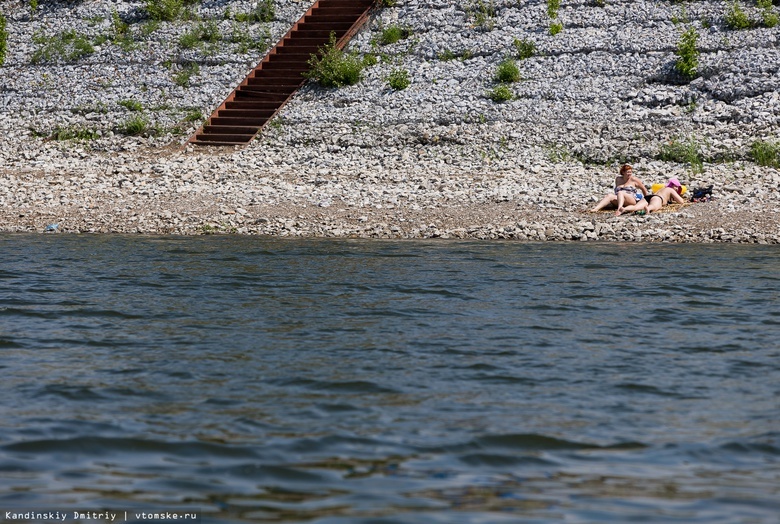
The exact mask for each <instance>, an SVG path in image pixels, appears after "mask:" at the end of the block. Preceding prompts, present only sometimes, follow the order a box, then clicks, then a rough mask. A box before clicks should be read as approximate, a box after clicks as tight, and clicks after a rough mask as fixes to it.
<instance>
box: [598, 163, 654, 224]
mask: <svg viewBox="0 0 780 524" xmlns="http://www.w3.org/2000/svg"><path fill="white" fill-rule="evenodd" d="M647 193H648V191H647V188H646V187H645V185H644V184H643V183H642V181H641V180H639V179H638V178H637V177H635V176H634V169H633V168H632V167H631V166H630V165H628V164H624V165H623V166H622V167H621V168H620V174H619V175H618V176H617V177H615V189H614V192H613V194H608V195H607V196H605V197H604V198H602V199H601V201H600V202H599V203H598V204H596V207H594V208H593V209H591V212H596V211H601V210H602V209H604V208H605V207H607V206H614V207H617V211H616V212H615V215H620V214H621V213H623V211H624V208H625V206H635V205H637V203H639V202H640V201H643V200H644V196H645V195H647Z"/></svg>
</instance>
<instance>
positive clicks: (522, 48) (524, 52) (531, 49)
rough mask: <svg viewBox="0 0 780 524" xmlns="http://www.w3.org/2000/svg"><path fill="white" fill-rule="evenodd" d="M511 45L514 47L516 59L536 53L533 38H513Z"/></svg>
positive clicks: (529, 56) (525, 57) (522, 58)
mask: <svg viewBox="0 0 780 524" xmlns="http://www.w3.org/2000/svg"><path fill="white" fill-rule="evenodd" d="M512 45H513V46H514V47H515V51H516V56H517V59H518V60H525V59H527V58H531V57H532V56H534V55H535V54H536V42H534V41H533V40H528V39H524V40H520V39H518V38H515V39H514V41H513V42H512Z"/></svg>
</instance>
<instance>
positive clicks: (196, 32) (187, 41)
mask: <svg viewBox="0 0 780 524" xmlns="http://www.w3.org/2000/svg"><path fill="white" fill-rule="evenodd" d="M220 40H222V34H221V33H220V31H219V26H218V25H217V21H216V20H208V21H206V22H201V23H200V24H198V25H197V27H195V28H194V29H192V30H191V31H188V32H186V33H184V34H183V35H181V36H180V37H179V45H180V46H181V47H183V48H184V49H192V48H195V47H197V46H198V45H200V44H201V43H209V44H215V43H217V42H219V41H220Z"/></svg>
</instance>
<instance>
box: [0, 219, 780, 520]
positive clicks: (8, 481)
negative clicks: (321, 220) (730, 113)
mask: <svg viewBox="0 0 780 524" xmlns="http://www.w3.org/2000/svg"><path fill="white" fill-rule="evenodd" d="M779 294H780V248H778V247H777V246H738V245H667V244H619V243H608V244H607V243H581V244H580V243H561V244H552V243H551V244H544V243H539V244H534V243H502V242H483V243H480V242H450V241H438V242H434V241H431V242H425V241H403V242H393V241H350V240H280V239H265V238H245V237H229V236H225V237H142V236H141V237H139V236H79V235H56V234H54V235H5V236H0V377H2V382H1V383H0V392H1V393H2V395H1V396H0V510H2V512H1V513H2V514H1V515H0V521H7V522H11V521H15V522H19V521H20V520H14V519H13V518H11V519H9V517H8V515H7V514H6V512H7V511H14V512H19V513H21V512H22V511H23V510H24V511H27V510H31V509H32V510H36V511H37V510H43V509H48V510H52V511H53V510H55V509H56V510H58V511H59V510H62V511H63V513H65V512H72V511H75V510H92V511H96V510H101V511H102V510H106V511H108V510H109V509H112V510H118V511H126V510H128V509H131V510H138V509H149V510H155V511H156V510H168V509H171V510H177V511H186V510H192V511H197V512H199V515H200V516H201V521H202V522H220V523H222V522H224V523H233V522H236V523H238V522H278V521H284V522H302V523H303V522H307V523H317V524H326V523H327V524H336V523H338V524H345V523H349V524H355V523H372V524H379V523H382V524H394V523H410V524H411V523H447V524H450V523H480V524H483V523H504V522H524V523H525V522H531V523H536V522H575V523H578V522H701V523H707V524H713V523H732V522H733V523H743V522H744V523H748V522H749V523H765V522H766V523H769V522H773V523H774V522H777V521H778V515H780V400H778V399H780V342H779V341H780V301H779V300H778V298H780V297H779V296H778V295H779ZM125 515H126V513H125ZM11 516H12V517H13V515H11ZM67 518H68V520H67V521H68V522H76V521H79V522H81V521H83V522H97V521H98V520H94V519H93V520H80V519H74V518H73V516H68V517H67ZM127 518H129V517H127V516H125V519H127ZM131 520H132V519H131ZM28 521H30V522H33V521H36V520H34V519H31V520H28Z"/></svg>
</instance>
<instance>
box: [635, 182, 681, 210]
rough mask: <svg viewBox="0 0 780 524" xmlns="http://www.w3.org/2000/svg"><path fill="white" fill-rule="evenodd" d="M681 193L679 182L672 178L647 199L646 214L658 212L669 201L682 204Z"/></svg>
mask: <svg viewBox="0 0 780 524" xmlns="http://www.w3.org/2000/svg"><path fill="white" fill-rule="evenodd" d="M681 193H682V184H680V181H679V180H677V179H676V178H672V179H671V180H669V183H668V184H666V186H665V187H663V188H661V189H659V190H658V192H657V193H655V194H652V195H650V196H649V197H647V205H646V206H645V207H646V209H647V212H648V213H652V212H653V211H658V210H659V209H661V208H662V207H664V206H665V205H666V204H668V203H669V201H670V200H672V201H674V202H676V203H678V204H684V203H685V200H684V199H683V197H682V196H681ZM626 209H628V208H626Z"/></svg>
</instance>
